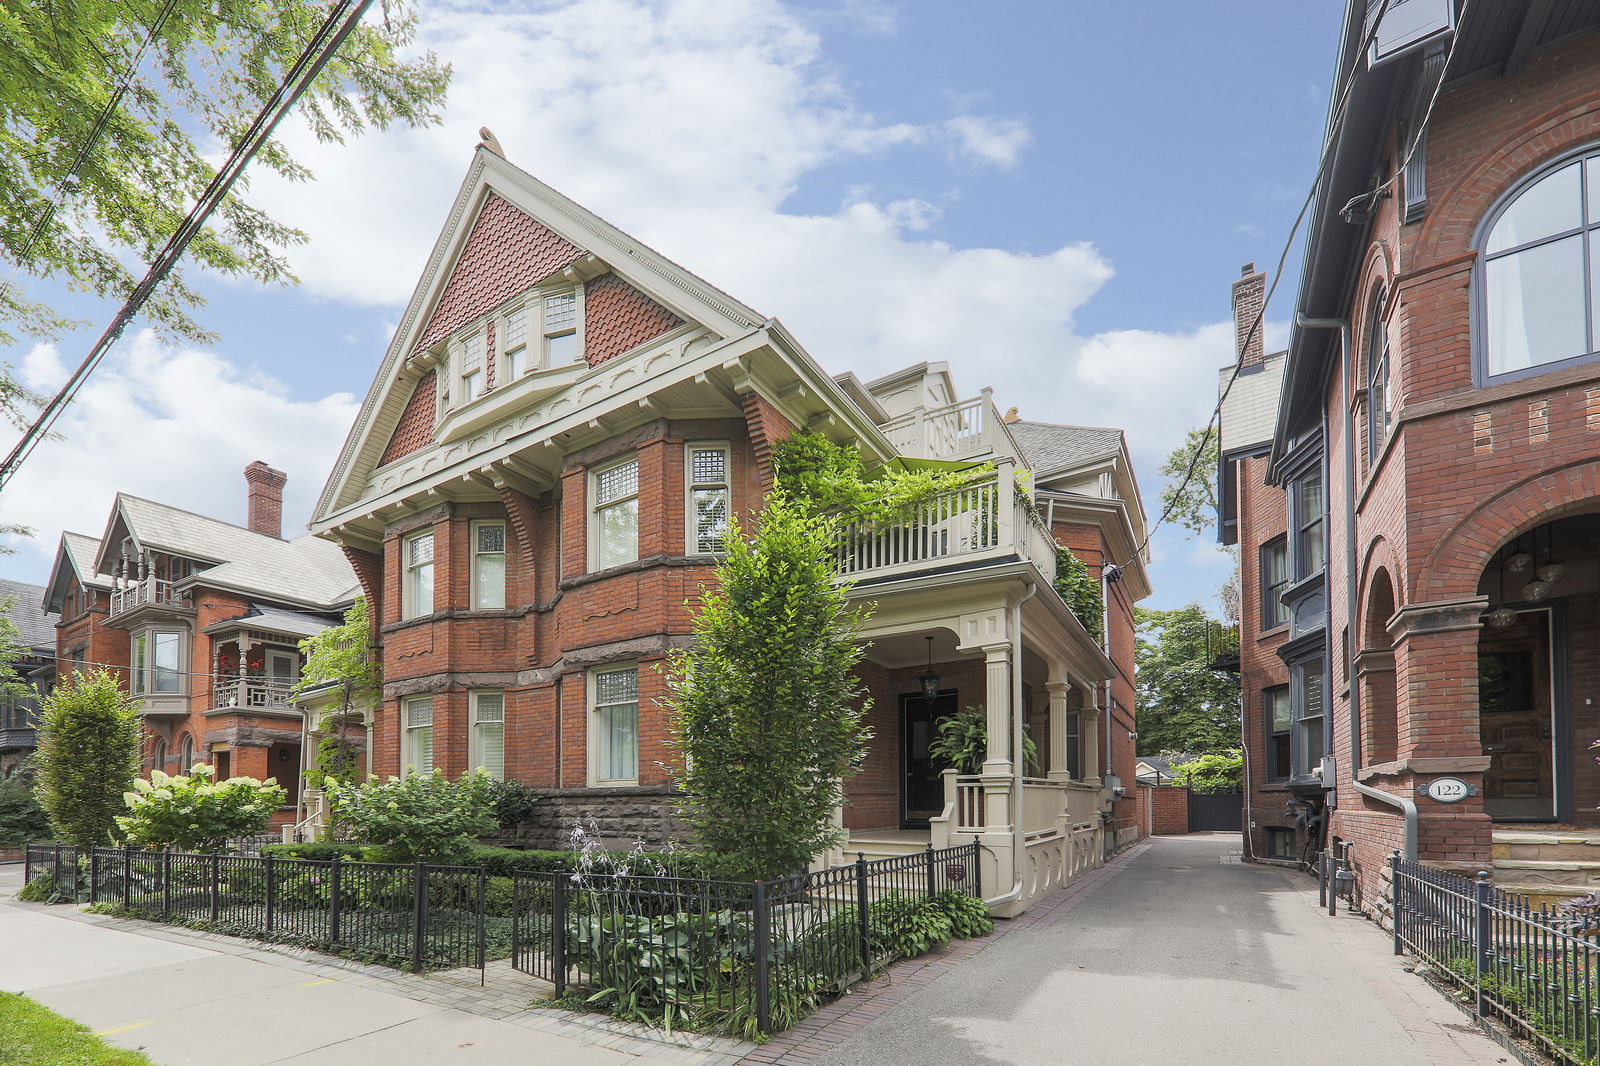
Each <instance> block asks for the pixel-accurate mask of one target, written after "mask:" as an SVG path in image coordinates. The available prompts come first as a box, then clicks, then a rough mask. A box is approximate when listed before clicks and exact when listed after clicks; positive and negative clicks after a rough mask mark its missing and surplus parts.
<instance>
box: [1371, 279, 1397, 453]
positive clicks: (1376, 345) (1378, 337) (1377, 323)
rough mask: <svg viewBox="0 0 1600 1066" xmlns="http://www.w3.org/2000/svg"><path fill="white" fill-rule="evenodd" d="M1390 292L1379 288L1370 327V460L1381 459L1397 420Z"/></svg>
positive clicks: (1373, 304) (1373, 303) (1373, 305)
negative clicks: (1391, 380)
mask: <svg viewBox="0 0 1600 1066" xmlns="http://www.w3.org/2000/svg"><path fill="white" fill-rule="evenodd" d="M1388 310H1389V294H1388V292H1387V291H1385V290H1381V289H1380V290H1379V291H1378V298H1377V299H1375V300H1373V301H1372V318H1371V321H1370V322H1369V323H1368V328H1367V462H1368V463H1373V462H1376V461H1377V458H1378V452H1379V451H1381V450H1382V449H1383V442H1384V441H1385V440H1386V439H1387V438H1388V436H1389V426H1390V424H1391V423H1392V422H1393V420H1394V390H1393V389H1392V388H1391V387H1390V384H1389V374H1390V368H1389V326H1388V323H1387V322H1386V321H1385V318H1386V317H1387V312H1388Z"/></svg>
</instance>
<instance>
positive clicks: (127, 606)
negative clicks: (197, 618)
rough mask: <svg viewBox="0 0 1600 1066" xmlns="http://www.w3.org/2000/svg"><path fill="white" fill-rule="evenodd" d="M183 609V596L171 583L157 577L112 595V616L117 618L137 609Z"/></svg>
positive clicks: (129, 585) (114, 592)
mask: <svg viewBox="0 0 1600 1066" xmlns="http://www.w3.org/2000/svg"><path fill="white" fill-rule="evenodd" d="M147 605H150V606H156V607H174V608H177V607H182V606H183V596H182V595H181V594H180V593H178V591H177V590H176V588H175V587H174V585H173V583H172V582H171V581H163V580H161V579H160V578H156V577H147V578H145V579H144V580H143V581H135V582H133V583H131V584H128V585H124V586H123V587H122V588H119V589H116V590H114V591H113V592H112V593H111V614H110V617H112V618H115V617H116V616H117V615H119V614H124V613H126V612H128V611H131V610H133V609H134V608H135V607H144V606H147Z"/></svg>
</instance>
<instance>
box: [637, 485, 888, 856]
mask: <svg viewBox="0 0 1600 1066" xmlns="http://www.w3.org/2000/svg"><path fill="white" fill-rule="evenodd" d="M836 529H837V526H836V523H835V520H833V519H831V518H828V517H821V516H815V515H811V514H807V513H806V512H805V510H804V509H803V508H801V507H798V506H796V505H794V504H792V503H790V502H788V501H787V500H785V499H784V498H783V497H782V496H781V495H774V496H773V497H770V498H769V502H768V504H767V507H766V509H765V511H764V512H763V513H762V515H761V517H760V522H759V524H758V525H757V527H756V530H755V533H754V535H753V536H752V537H750V538H749V539H748V540H746V539H744V538H742V537H741V536H740V535H739V531H738V530H737V529H734V530H733V533H732V535H730V536H729V538H728V542H727V543H728V554H727V557H726V558H725V559H724V561H723V563H722V565H721V567H720V568H719V569H718V580H717V583H716V585H715V587H714V588H712V589H711V590H710V591H708V592H706V593H704V594H703V595H702V597H701V599H700V602H699V604H698V605H697V608H696V611H695V620H694V635H695V643H694V646H693V647H691V648H689V649H687V650H684V651H680V652H678V653H676V654H675V655H674V656H673V659H672V662H671V665H670V671H669V696H668V699H667V700H666V701H665V702H666V704H667V706H668V708H669V709H670V710H671V712H672V714H673V722H674V738H673V744H674V746H675V748H676V750H677V751H678V752H679V753H680V754H681V755H682V756H683V765H682V766H681V768H679V769H677V770H676V771H675V772H676V774H677V778H678V782H679V784H680V785H681V786H682V787H683V790H684V792H685V794H686V798H685V800H684V802H683V804H682V805H681V807H680V812H679V813H680V816H681V817H682V818H683V819H684V821H685V822H686V823H687V824H688V825H689V827H690V829H691V830H692V831H693V834H694V837H695V840H696V842H697V843H698V844H699V845H700V846H701V847H702V848H704V849H705V850H707V851H710V852H712V853H715V854H717V855H720V856H722V857H723V862H724V864H725V867H726V872H727V874H728V875H729V876H734V877H739V878H761V879H764V878H771V877H777V876H781V875H783V874H787V873H791V872H793V871H795V870H798V869H800V868H801V867H803V866H804V865H805V864H806V862H807V861H809V860H810V859H811V858H812V856H814V855H816V854H817V853H818V852H820V851H822V850H824V849H825V848H827V847H830V846H832V845H833V844H834V843H836V842H837V838H838V832H837V830H836V829H835V828H834V825H833V812H834V810H835V809H836V808H837V807H838V805H839V803H840V800H841V798H842V795H843V787H844V786H843V781H844V776H845V775H846V774H847V773H848V772H849V770H850V766H851V764H852V763H853V762H855V761H858V760H859V759H860V758H861V757H862V755H863V754H864V753H865V750H866V743H867V740H868V739H869V738H870V736H871V734H870V732H869V731H868V729H867V728H866V725H865V721H864V715H865V713H866V701H865V699H864V698H863V695H862V692H861V691H860V689H859V687H858V686H857V684H856V681H855V678H854V675H853V674H852V672H851V671H852V668H853V667H854V666H855V665H856V663H857V662H858V661H860V659H861V655H862V650H863V649H862V646H861V645H860V643H859V642H858V641H857V638H856V633H857V630H858V628H859V626H860V621H861V615H860V614H859V613H858V612H857V611H855V610H852V609H851V608H850V607H849V605H848V603H847V601H846V596H845V590H844V589H843V588H841V587H840V586H838V585H836V584H835V583H834V576H835V572H836V570H835V562H834V559H835V556H834V537H835V532H836Z"/></svg>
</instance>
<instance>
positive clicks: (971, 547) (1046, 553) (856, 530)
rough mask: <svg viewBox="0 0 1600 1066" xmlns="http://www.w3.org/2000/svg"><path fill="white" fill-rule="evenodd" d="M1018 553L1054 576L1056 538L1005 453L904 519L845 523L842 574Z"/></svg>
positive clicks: (880, 573)
mask: <svg viewBox="0 0 1600 1066" xmlns="http://www.w3.org/2000/svg"><path fill="white" fill-rule="evenodd" d="M1012 557H1016V558H1021V559H1027V560H1029V561H1031V562H1032V563H1033V564H1034V565H1035V566H1037V567H1038V568H1039V571H1040V572H1041V573H1042V574H1043V575H1044V577H1045V580H1046V581H1054V580H1055V576H1056V548H1055V538H1054V537H1052V536H1051V534H1050V531H1049V530H1048V529H1047V528H1045V525H1044V522H1043V520H1042V519H1040V518H1039V517H1038V516H1037V515H1036V514H1035V512H1034V510H1033V508H1031V507H1030V506H1028V501H1027V500H1026V498H1025V497H1023V496H1022V494H1021V493H1020V492H1019V491H1018V489H1017V488H1016V484H1015V477H1014V475H1013V473H1012V463H1011V461H1010V460H1002V461H1001V462H1000V463H999V464H998V469H997V470H996V472H995V473H994V474H993V475H991V476H989V477H987V478H984V479H982V480H980V481H976V482H973V483H972V484H970V485H967V486H966V487H964V488H960V489H957V490H955V491H953V492H947V493H942V494H941V495H938V496H934V497H932V498H931V499H928V500H925V501H923V502H922V503H920V504H917V505H916V506H915V507H914V508H912V510H911V512H910V513H909V514H908V515H907V516H906V517H905V518H903V519H901V520H900V521H898V522H892V523H884V522H870V523H867V522H858V523H853V524H851V525H848V526H846V527H845V528H844V529H843V530H842V531H841V532H840V542H839V575H840V576H841V577H843V578H845V579H847V580H850V581H860V580H862V579H863V578H868V577H872V578H879V577H888V576H892V575H895V574H901V573H904V574H911V573H916V572H918V571H923V570H929V569H933V568H936V567H943V566H949V565H955V564H960V563H977V562H982V561H984V560H986V559H996V560H1000V559H1007V558H1012Z"/></svg>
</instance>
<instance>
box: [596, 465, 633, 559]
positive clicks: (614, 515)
mask: <svg viewBox="0 0 1600 1066" xmlns="http://www.w3.org/2000/svg"><path fill="white" fill-rule="evenodd" d="M589 488H590V493H591V496H592V498H593V500H594V505H593V518H592V520H591V522H590V524H589V540H590V543H591V544H593V545H594V547H593V549H592V550H591V554H592V555H593V562H594V569H596V570H604V569H605V568H606V567H608V566H617V565H619V564H621V563H629V562H632V561H633V560H635V559H637V558H639V459H638V457H637V456H635V457H633V458H630V459H624V460H623V461H622V462H620V463H613V464H611V465H610V466H607V467H602V468H601V469H599V470H596V471H595V472H594V473H593V475H591V477H590V485H589Z"/></svg>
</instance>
